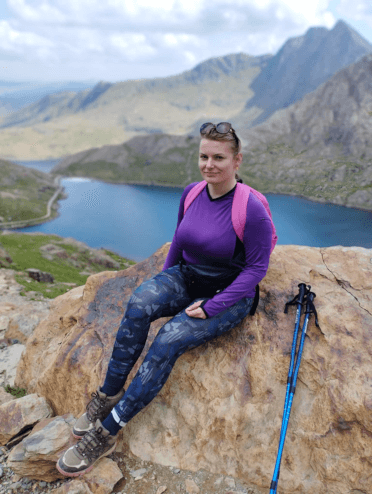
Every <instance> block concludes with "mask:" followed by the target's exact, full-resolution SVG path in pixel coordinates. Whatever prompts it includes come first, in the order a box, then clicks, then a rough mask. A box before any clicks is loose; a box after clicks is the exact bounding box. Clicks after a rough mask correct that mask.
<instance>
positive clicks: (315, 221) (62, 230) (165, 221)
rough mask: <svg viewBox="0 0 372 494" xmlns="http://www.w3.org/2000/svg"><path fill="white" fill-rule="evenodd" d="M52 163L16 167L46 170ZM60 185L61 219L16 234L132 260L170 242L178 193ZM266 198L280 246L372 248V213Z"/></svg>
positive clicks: (89, 183) (90, 183) (71, 181)
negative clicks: (49, 237) (69, 241)
mask: <svg viewBox="0 0 372 494" xmlns="http://www.w3.org/2000/svg"><path fill="white" fill-rule="evenodd" d="M57 162H58V160H51V161H41V162H37V161H33V162H30V161H27V162H25V161H19V162H18V163H19V164H22V165H24V166H28V167H31V168H36V169H39V170H41V171H44V172H48V171H50V169H51V168H52V167H53V166H55V164H56V163H57ZM62 185H63V186H64V187H65V191H66V193H67V195H68V198H67V199H66V200H63V201H60V202H59V204H60V208H59V214H60V216H59V217H58V218H56V219H54V220H53V221H50V222H48V223H44V224H42V225H38V226H34V227H29V228H23V229H21V230H20V231H26V232H36V231H38V232H43V233H55V234H58V235H61V236H63V237H73V238H76V239H77V240H80V241H82V242H85V243H87V244H88V245H89V246H91V247H95V248H100V247H104V248H107V249H110V250H112V251H114V252H116V253H118V254H120V255H122V256H124V257H128V258H130V259H134V260H135V261H140V260H143V259H145V258H147V257H149V256H150V255H151V254H153V253H154V252H155V250H156V249H158V248H159V247H161V246H162V245H163V244H164V243H165V242H169V241H171V240H172V237H173V234H174V230H175V227H176V224H177V215H178V207H179V201H180V198H181V194H182V189H180V188H173V187H169V188H168V187H156V186H154V187H149V186H141V185H118V184H106V183H104V182H100V181H97V180H90V179H85V178H65V179H63V180H62ZM266 197H267V199H268V201H269V204H270V209H271V212H272V215H273V220H274V223H275V226H276V229H277V233H278V237H279V240H278V243H279V244H295V245H308V246H312V247H329V246H332V245H343V246H359V247H366V248H372V212H366V211H360V210H357V209H351V208H345V207H343V206H336V205H332V204H321V203H315V202H312V201H308V200H306V199H302V198H298V197H292V196H284V195H271V194H267V196H266Z"/></svg>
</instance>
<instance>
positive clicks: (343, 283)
mask: <svg viewBox="0 0 372 494" xmlns="http://www.w3.org/2000/svg"><path fill="white" fill-rule="evenodd" d="M320 255H321V256H322V260H323V264H324V266H325V267H326V268H327V269H328V271H329V272H330V273H331V275H332V276H333V277H334V279H335V280H336V282H337V284H338V285H339V286H340V287H341V288H342V289H343V290H345V292H346V293H348V294H349V295H351V296H352V297H353V298H354V299H355V300H356V301H357V303H358V305H359V307H360V308H361V309H362V310H364V311H366V312H367V314H369V315H370V316H372V313H371V312H370V311H369V310H368V309H366V308H365V307H363V306H362V305H361V303H360V302H359V299H358V298H357V297H356V296H355V295H354V294H353V293H351V292H350V291H349V290H348V289H347V288H346V287H347V286H349V287H350V288H352V289H353V290H355V291H357V292H358V291H359V292H361V291H362V289H359V290H358V289H357V288H354V287H352V286H351V285H350V283H349V282H348V281H346V280H340V279H338V278H337V276H336V275H335V274H334V273H333V271H332V270H331V269H329V267H328V266H327V263H326V261H325V259H324V251H323V250H322V249H320Z"/></svg>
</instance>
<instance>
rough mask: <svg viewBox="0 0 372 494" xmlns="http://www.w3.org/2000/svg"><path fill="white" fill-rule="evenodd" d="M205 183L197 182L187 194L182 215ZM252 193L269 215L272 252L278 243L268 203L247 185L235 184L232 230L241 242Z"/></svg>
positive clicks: (261, 195) (259, 193)
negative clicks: (271, 232) (271, 231)
mask: <svg viewBox="0 0 372 494" xmlns="http://www.w3.org/2000/svg"><path fill="white" fill-rule="evenodd" d="M206 185H207V182H206V181H205V180H203V181H202V182H199V183H198V184H196V185H195V186H194V187H193V188H192V189H191V190H190V191H189V193H188V194H187V196H186V198H185V202H184V206H183V214H185V213H186V211H187V209H188V208H189V206H190V205H191V204H192V202H193V201H194V200H195V199H196V197H198V195H199V194H200V192H202V190H203V189H204V188H205V187H206ZM250 193H252V194H254V195H255V196H256V197H257V199H258V200H259V201H260V202H262V204H263V206H264V208H265V210H266V211H267V214H268V215H269V218H270V221H271V227H272V230H273V234H272V238H271V250H270V254H271V252H272V251H273V250H274V247H275V245H276V242H277V241H278V237H277V235H276V230H275V226H274V223H273V219H272V216H271V211H270V208H269V203H268V202H267V199H266V197H265V196H264V195H263V194H261V192H258V190H256V189H252V187H249V185H246V184H242V183H240V182H238V183H237V184H236V189H235V193H234V199H233V204H232V208H231V221H232V224H233V228H234V230H235V233H236V234H237V236H238V238H239V239H240V240H241V241H242V242H243V241H244V229H245V224H246V221H247V206H248V199H249V194H250Z"/></svg>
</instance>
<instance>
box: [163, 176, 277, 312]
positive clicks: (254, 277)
mask: <svg viewBox="0 0 372 494" xmlns="http://www.w3.org/2000/svg"><path fill="white" fill-rule="evenodd" d="M196 183H197V182H194V183H192V184H190V185H188V186H187V187H186V188H185V190H184V191H183V194H182V197H181V201H180V208H179V212H178V222H177V228H176V232H175V234H174V237H173V241H172V245H171V247H170V249H169V252H168V256H167V259H166V261H165V264H164V266H163V271H164V270H165V269H168V268H170V267H171V266H174V265H176V264H177V263H178V262H179V261H180V260H181V259H182V258H183V259H184V260H185V261H186V264H213V261H214V260H228V259H232V258H233V255H234V251H235V246H236V240H237V236H236V233H235V231H234V228H233V225H232V221H231V209H232V201H233V198H234V192H235V187H234V188H233V189H232V190H230V191H229V192H227V193H226V194H225V195H223V196H221V197H217V198H216V199H212V197H211V196H210V194H209V190H208V186H206V187H205V188H204V189H203V191H202V192H201V193H200V194H199V195H198V196H197V197H196V198H195V200H194V201H193V202H192V203H191V205H190V206H189V208H188V209H187V211H186V214H185V215H184V214H183V210H184V202H185V198H186V196H187V194H188V192H189V191H190V190H191V189H192V187H193V186H195V185H196ZM271 237H272V228H271V220H270V218H269V215H268V213H267V212H266V210H265V208H264V206H263V204H262V203H261V201H260V200H259V199H257V197H255V196H254V194H250V195H249V199H248V204H247V220H246V225H245V230H244V241H243V245H244V252H245V266H244V268H243V270H242V272H241V273H240V274H239V275H238V276H237V278H236V279H235V280H234V281H233V282H232V283H231V284H230V285H229V286H228V287H226V288H225V289H224V290H222V291H220V292H219V293H217V294H216V295H215V296H214V297H213V298H211V299H210V300H208V302H207V303H206V304H205V305H204V307H203V309H204V310H205V312H206V313H207V315H208V316H209V317H212V316H214V315H216V314H219V313H220V312H222V311H224V310H226V309H227V308H228V307H231V306H232V305H234V304H235V303H236V302H238V301H239V300H241V299H242V298H244V297H254V295H255V287H256V285H257V284H258V283H259V282H260V281H261V280H262V278H264V276H265V275H266V272H267V268H268V265H269V257H270V250H271Z"/></svg>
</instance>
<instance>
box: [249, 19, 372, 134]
mask: <svg viewBox="0 0 372 494" xmlns="http://www.w3.org/2000/svg"><path fill="white" fill-rule="evenodd" d="M371 52H372V45H371V44H369V43H368V42H367V41H366V40H365V39H364V38H362V37H361V36H360V35H359V34H358V33H357V32H356V31H354V30H353V29H352V28H351V27H350V26H348V25H347V24H346V23H345V22H343V21H339V22H338V23H337V24H336V25H335V27H334V28H333V29H332V30H331V31H329V30H328V29H326V28H319V27H318V28H311V29H309V30H308V31H307V32H306V34H305V35H304V36H300V37H297V38H292V39H289V40H288V41H287V42H286V43H285V44H284V45H283V47H282V48H281V49H280V50H279V52H278V53H277V54H276V55H275V56H274V57H272V58H271V59H270V60H269V61H268V64H267V66H266V67H265V68H264V69H263V70H262V72H261V73H260V74H259V75H258V76H257V78H256V79H255V80H254V81H253V83H252V85H251V89H252V90H253V91H254V93H255V94H254V96H253V98H251V99H250V100H249V101H248V102H247V105H246V110H249V109H251V108H252V107H258V108H260V109H261V108H262V109H263V110H264V111H263V112H262V113H261V114H260V115H259V116H258V117H257V118H256V119H255V121H254V122H253V125H256V124H259V123H262V122H263V121H265V120H266V119H267V118H268V117H269V116H270V115H271V114H272V113H274V112H275V111H276V110H278V109H280V108H286V107H287V106H289V105H291V104H293V103H295V102H296V101H298V100H300V99H301V98H303V97H304V96H305V95H306V94H308V93H310V92H312V91H313V90H315V89H316V88H317V87H318V86H319V85H320V84H322V83H323V82H325V81H326V80H327V79H329V78H330V77H332V76H333V75H334V74H335V73H336V72H337V71H338V70H340V69H342V68H343V67H346V66H348V65H350V64H352V63H354V62H356V61H357V60H358V59H359V58H361V57H362V56H363V55H366V54H367V53H371Z"/></svg>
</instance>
